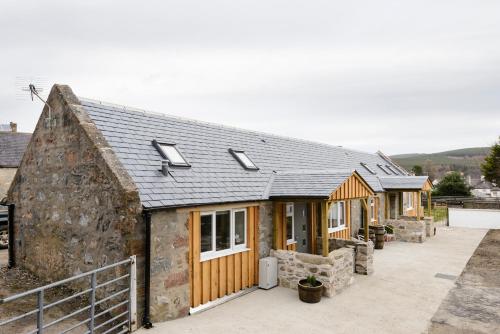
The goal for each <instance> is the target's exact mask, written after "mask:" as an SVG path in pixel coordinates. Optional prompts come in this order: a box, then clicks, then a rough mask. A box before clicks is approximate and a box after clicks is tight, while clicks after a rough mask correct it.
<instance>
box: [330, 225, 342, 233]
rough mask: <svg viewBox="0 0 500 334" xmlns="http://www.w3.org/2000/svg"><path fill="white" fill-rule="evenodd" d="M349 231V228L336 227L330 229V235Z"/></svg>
mask: <svg viewBox="0 0 500 334" xmlns="http://www.w3.org/2000/svg"><path fill="white" fill-rule="evenodd" d="M345 229H347V227H345V226H340V227H334V228H330V227H329V228H328V233H334V232H338V231H343V230H345Z"/></svg>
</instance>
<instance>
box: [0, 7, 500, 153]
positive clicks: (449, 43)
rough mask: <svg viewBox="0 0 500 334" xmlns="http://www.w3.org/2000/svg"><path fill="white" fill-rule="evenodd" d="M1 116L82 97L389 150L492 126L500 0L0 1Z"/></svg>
mask: <svg viewBox="0 0 500 334" xmlns="http://www.w3.org/2000/svg"><path fill="white" fill-rule="evenodd" d="M0 43H1V44H0V45H1V48H0V102H1V105H2V107H1V108H0V123H8V122H10V121H14V122H17V123H18V127H19V130H20V131H25V132H31V131H33V129H34V127H35V124H36V121H37V120H38V117H39V114H40V112H41V110H42V104H41V103H40V102H32V101H31V100H30V98H29V96H28V93H26V92H23V91H22V88H23V87H26V86H27V84H28V83H29V81H35V82H40V83H41V88H44V92H48V91H49V90H50V87H51V86H52V84H54V83H60V84H68V85H70V86H71V88H72V89H73V91H74V93H75V94H76V95H77V96H82V97H87V98H93V99H97V100H101V101H106V102H112V103H117V104H122V105H127V106H132V107H137V108H141V109H145V110H151V111H155V112H161V113H165V114H171V115H177V116H182V117H186V118H192V119H197V120H204V121H209V122H215V123H222V124H227V125H231V126H236V127H240V128H246V129H252V130H258V131H264V132H269V133H275V134H282V135H287V136H293V137H298V138H304V139H309V140H314V141H319V142H324V143H329V144H332V145H341V146H344V147H349V148H353V149H358V150H363V151H368V152H375V151H377V150H382V151H383V152H384V153H386V154H399V153H413V152H420V153H423V152H438V151H444V150H449V149H455V148H463V147H473V146H489V145H491V144H492V143H493V142H494V141H495V140H496V139H497V138H498V136H499V135H500V1H498V0H481V1H470V0H467V1H462V0H440V1H435V0H432V1H429V0H419V1H401V0H398V1H388V0H377V1H373V0H363V1H361V0H360V1H333V0H326V1H319V0H307V1H305V0H303V1H294V0H266V1H258V0H251V1H241V0H232V1H231V0H228V1H222V0H210V1H206V0H197V1H195V0H181V1H168V0H167V1H146V0H143V1H128V0H122V1H119V2H117V1H107V0H100V1H94V0H86V1H78V2H76V1H39V0H23V1H13V0H2V1H1V3H0Z"/></svg>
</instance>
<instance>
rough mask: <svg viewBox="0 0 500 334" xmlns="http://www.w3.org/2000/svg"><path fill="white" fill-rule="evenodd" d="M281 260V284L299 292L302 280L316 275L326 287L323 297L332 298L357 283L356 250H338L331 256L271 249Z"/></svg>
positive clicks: (279, 278)
mask: <svg viewBox="0 0 500 334" xmlns="http://www.w3.org/2000/svg"><path fill="white" fill-rule="evenodd" d="M271 256H274V257H276V258H277V259H278V281H279V285H280V286H282V287H285V288H291V289H297V284H298V282H299V280H301V279H304V278H307V276H309V275H314V276H315V277H316V279H317V280H319V281H321V282H322V283H323V285H324V289H323V295H324V296H327V297H332V296H334V295H336V294H339V293H340V292H342V291H343V290H344V289H346V288H347V287H348V286H350V285H351V284H352V283H353V282H354V270H353V268H354V249H353V248H341V249H337V250H334V251H333V252H331V253H330V254H329V255H328V256H327V257H324V256H321V255H313V254H305V253H298V252H294V251H286V250H271Z"/></svg>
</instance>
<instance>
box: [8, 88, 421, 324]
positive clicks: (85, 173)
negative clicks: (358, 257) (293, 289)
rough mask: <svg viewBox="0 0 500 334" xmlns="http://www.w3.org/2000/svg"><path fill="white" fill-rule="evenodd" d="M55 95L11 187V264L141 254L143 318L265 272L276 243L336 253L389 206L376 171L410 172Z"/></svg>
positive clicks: (310, 145)
mask: <svg viewBox="0 0 500 334" xmlns="http://www.w3.org/2000/svg"><path fill="white" fill-rule="evenodd" d="M47 102H48V104H49V105H50V106H51V108H52V116H53V117H54V118H55V121H54V122H51V123H47V122H43V121H42V120H44V119H45V118H46V117H47V109H46V108H45V109H44V111H43V114H42V116H41V118H40V119H41V120H40V121H39V122H38V125H37V127H36V129H35V132H34V133H33V136H32V139H31V141H30V143H29V145H28V148H27V151H26V154H25V155H24V157H23V160H22V163H21V166H20V168H19V170H18V171H17V174H16V176H15V180H14V182H13V184H12V186H11V188H10V191H9V195H8V201H9V203H10V204H12V205H14V219H13V223H14V229H15V236H14V238H15V244H14V245H13V247H12V249H11V252H13V253H14V255H15V259H16V264H17V265H19V266H22V267H25V268H27V269H29V270H30V271H32V272H34V273H35V274H37V275H38V276H40V277H41V278H43V279H46V280H56V279H61V278H64V277H67V276H70V275H73V274H76V273H79V272H84V271H87V270H90V269H92V268H95V267H99V266H103V265H105V264H110V263H113V262H115V261H118V260H122V259H124V258H126V257H128V256H130V255H133V254H135V255H137V257H138V272H140V273H143V275H140V277H139V284H140V285H141V286H144V287H145V289H147V287H149V288H150V294H149V295H145V294H144V290H145V289H142V290H141V289H140V290H139V291H138V294H139V297H140V298H139V303H140V305H138V309H139V310H143V315H144V318H143V322H144V323H147V322H150V321H153V322H155V321H164V320H169V319H174V318H178V317H183V316H186V315H188V314H189V313H190V311H191V310H194V309H199V308H200V307H203V305H208V304H209V303H212V302H215V301H217V300H219V299H221V298H222V297H225V296H228V295H232V296H237V295H238V294H240V293H242V291H244V290H245V289H248V288H251V287H253V286H255V285H257V284H258V278H259V275H258V271H259V268H258V260H259V259H260V258H262V257H266V256H269V255H270V254H271V249H275V250H283V251H286V252H288V253H287V254H291V255H290V257H294V255H293V254H294V252H297V253H310V254H319V255H316V256H323V257H329V252H330V250H331V248H330V247H329V245H330V242H329V239H332V238H336V239H339V238H341V239H351V237H357V236H358V230H359V228H360V226H361V225H362V224H364V225H365V226H367V224H368V223H370V224H380V223H382V222H383V221H384V219H385V218H386V213H387V211H386V210H384V208H385V203H386V202H385V197H386V191H385V189H384V188H383V186H382V185H381V182H380V177H382V176H383V177H384V178H386V179H387V178H391V177H394V178H398V179H411V178H413V176H410V175H409V174H408V172H407V171H405V170H404V169H403V168H401V167H399V166H398V165H396V164H395V163H393V162H392V161H391V160H390V159H389V158H387V157H386V156H384V155H383V154H382V153H380V152H378V153H375V154H371V153H363V152H358V151H353V150H348V149H345V148H341V147H336V146H331V145H326V144H320V143H315V142H311V141H305V140H299V139H293V138H288V137H281V136H275V135H270V134H264V133H259V132H254V131H247V130H241V129H237V128H232V127H226V126H221V125H216V124H210V123H204V122H198V121H193V120H186V119H182V118H178V117H172V116H165V115H161V114H154V113H148V112H145V111H142V110H136V109H132V108H128V107H124V106H117V105H111V104H105V103H101V102H97V101H92V100H88V99H83V98H78V97H77V96H76V95H75V94H74V93H73V92H72V90H71V89H70V87H68V86H64V85H55V86H54V87H53V88H52V91H51V93H50V96H49V98H48V101H47ZM47 124H49V125H47ZM399 190H401V189H399ZM402 190H404V189H402ZM149 249H150V252H149V253H147V252H148V250H149ZM147 254H148V255H150V257H147V256H146V255H147ZM343 254H344V253H343ZM349 254H352V251H349V252H345V254H344V255H345V256H352V255H349ZM294 258H295V257H294ZM329 258H330V259H331V260H328V261H330V262H332V261H333V262H332V263H334V261H335V256H333V257H329ZM302 260H303V259H302ZM345 263H347V264H349V263H351V264H352V261H351V260H346V262H345ZM349 266H350V267H349ZM346 268H352V265H346V266H344V267H342V270H344V271H345V270H347V269H346ZM348 270H351V269H348ZM148 274H150V279H149V280H145V279H144V277H145V276H146V277H147V275H148ZM148 300H149V301H150V307H147V305H148V304H149V303H148V302H147V301H148Z"/></svg>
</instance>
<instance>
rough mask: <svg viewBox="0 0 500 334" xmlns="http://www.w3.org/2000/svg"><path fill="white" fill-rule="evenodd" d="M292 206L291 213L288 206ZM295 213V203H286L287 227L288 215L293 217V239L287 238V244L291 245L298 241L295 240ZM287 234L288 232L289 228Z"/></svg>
mask: <svg viewBox="0 0 500 334" xmlns="http://www.w3.org/2000/svg"><path fill="white" fill-rule="evenodd" d="M290 206H291V207H292V212H291V213H289V212H288V208H289V207H290ZM294 215H295V206H294V205H293V203H292V202H289V203H286V204H285V227H286V223H287V220H288V217H292V239H287V240H286V244H287V245H291V244H294V243H296V242H297V241H296V240H295V216H294ZM287 228H288V227H287ZM287 234H288V230H287Z"/></svg>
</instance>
